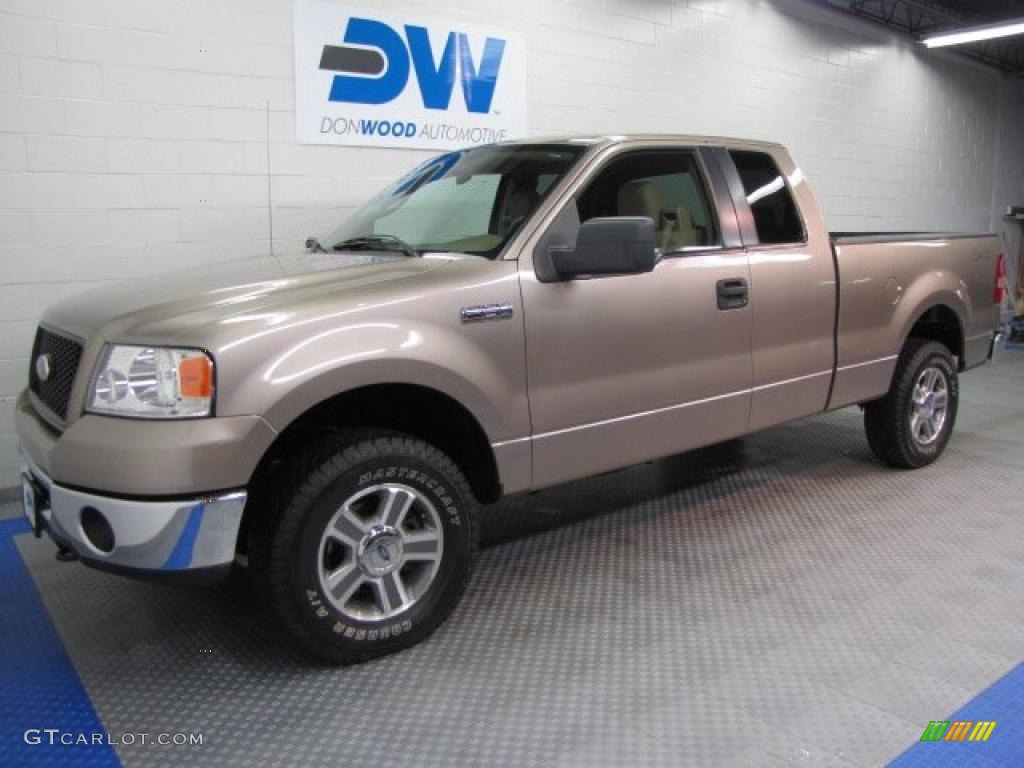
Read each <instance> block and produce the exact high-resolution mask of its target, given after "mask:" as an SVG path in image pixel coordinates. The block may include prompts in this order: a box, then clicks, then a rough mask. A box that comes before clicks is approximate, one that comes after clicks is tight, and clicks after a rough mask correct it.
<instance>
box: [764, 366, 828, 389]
mask: <svg viewBox="0 0 1024 768" xmlns="http://www.w3.org/2000/svg"><path fill="white" fill-rule="evenodd" d="M831 375H832V370H831V369H829V370H827V371H818V372H817V373H808V374H806V375H805V376H795V377H793V378H792V379H783V380H782V381H775V382H772V383H771V384H758V385H757V386H756V387H754V388H753V389H752V390H751V392H763V391H764V390H766V389H774V388H775V387H782V386H785V385H786V384H796V383H797V382H798V381H806V380H807V379H815V378H817V377H819V376H831Z"/></svg>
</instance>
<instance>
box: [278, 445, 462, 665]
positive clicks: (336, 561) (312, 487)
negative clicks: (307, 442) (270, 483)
mask: <svg viewBox="0 0 1024 768" xmlns="http://www.w3.org/2000/svg"><path fill="white" fill-rule="evenodd" d="M290 475H291V477H290V482H288V483H286V487H285V489H284V490H283V491H282V497H281V499H280V502H279V509H281V510H282V512H281V515H280V518H279V521H278V523H277V525H276V526H275V530H274V532H273V534H272V539H271V542H270V552H269V555H270V556H269V568H268V577H269V582H270V590H271V595H272V598H273V607H274V609H275V612H276V613H277V615H278V617H279V618H280V620H281V622H282V624H283V625H284V627H285V629H286V630H287V631H288V633H289V634H290V635H291V636H292V637H293V638H294V639H295V640H296V641H297V642H298V644H299V645H300V646H301V647H302V648H303V649H304V650H305V651H307V652H309V653H311V654H313V655H315V656H317V657H319V658H321V659H324V660H326V661H330V662H333V663H341V664H347V663H353V662H358V661H363V660H366V659H370V658H373V657H376V656H381V655H383V654H386V653H392V652H394V651H398V650H402V649H404V648H407V647H409V646H411V645H414V644H415V643H417V642H419V641H420V640H422V639H423V638H425V637H426V636H427V635H428V634H429V633H430V632H432V631H433V630H434V629H435V628H436V627H437V626H438V625H439V624H440V623H441V622H442V621H443V620H444V619H445V618H446V617H447V616H448V614H449V613H450V612H451V611H452V609H453V608H454V607H455V605H456V604H457V603H458V601H459V598H460V597H461V596H462V593H463V591H464V590H465V587H466V584H467V582H468V579H469V574H470V569H471V566H472V560H473V555H474V552H475V548H476V535H475V526H474V522H475V520H474V515H475V510H474V506H475V503H474V500H473V496H472V494H471V492H470V490H469V487H468V485H467V483H466V480H465V479H464V477H463V475H462V473H461V472H460V471H459V469H458V468H457V467H456V466H455V464H454V463H453V462H452V461H451V460H450V459H449V458H448V457H447V456H445V455H444V454H442V453H441V452H440V451H438V450H437V449H436V448H434V447H433V446H430V445H428V444H427V443H424V442H422V441H420V440H416V439H413V438H411V437H405V436H399V435H393V434H386V433H377V434H373V433H370V434H364V435H362V436H359V437H355V438H350V439H348V440H345V439H341V440H339V439H338V438H337V437H331V438H327V439H325V440H324V441H323V442H322V443H321V444H319V445H317V446H315V447H313V448H311V449H310V450H308V451H306V452H305V454H304V455H303V456H302V457H301V458H299V459H298V460H296V461H295V462H294V466H293V467H292V468H291V470H290Z"/></svg>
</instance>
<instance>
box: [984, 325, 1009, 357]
mask: <svg viewBox="0 0 1024 768" xmlns="http://www.w3.org/2000/svg"><path fill="white" fill-rule="evenodd" d="M1005 351H1006V334H1005V333H1004V332H1003V331H1001V330H1000V331H996V332H995V334H994V335H993V336H992V348H991V349H990V350H989V353H988V360H989V362H990V363H991V364H992V365H995V364H996V363H998V362H999V358H1001V357H1002V356H1003V352H1005Z"/></svg>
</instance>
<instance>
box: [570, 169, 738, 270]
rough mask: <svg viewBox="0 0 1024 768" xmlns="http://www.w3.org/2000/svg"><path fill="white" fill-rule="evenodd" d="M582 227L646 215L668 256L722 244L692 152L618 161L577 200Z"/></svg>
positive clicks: (597, 178) (601, 174) (659, 245)
mask: <svg viewBox="0 0 1024 768" xmlns="http://www.w3.org/2000/svg"><path fill="white" fill-rule="evenodd" d="M576 207H577V211H578V213H579V218H580V223H582V222H584V221H586V220H587V219H593V218H596V217H602V216H646V217H647V218H649V219H651V220H652V221H653V222H654V227H655V230H656V231H657V244H658V247H659V248H660V249H661V250H662V251H663V252H666V253H667V252H671V251H679V250H683V249H685V248H693V247H709V246H718V245H720V244H721V236H720V234H719V228H718V222H717V220H716V218H715V214H714V209H713V208H712V207H711V206H710V204H709V202H708V195H707V190H706V188H705V185H704V179H703V178H702V176H701V173H700V169H699V167H698V165H697V158H696V157H695V155H694V154H693V153H692V152H686V151H679V150H643V151H638V152H631V153H629V154H626V155H623V156H622V157H619V158H616V159H615V160H612V161H611V162H610V163H609V164H608V165H607V166H606V167H605V168H604V170H602V171H601V172H600V173H599V174H598V176H597V177H596V178H595V179H594V180H593V181H592V182H590V184H589V185H588V186H587V188H586V189H585V190H584V191H583V192H582V193H580V195H579V197H578V198H577V199H576Z"/></svg>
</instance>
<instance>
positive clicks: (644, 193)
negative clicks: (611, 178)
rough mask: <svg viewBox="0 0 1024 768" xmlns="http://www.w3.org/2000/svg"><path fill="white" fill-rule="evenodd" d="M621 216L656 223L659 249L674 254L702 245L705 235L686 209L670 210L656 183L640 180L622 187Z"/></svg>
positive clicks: (619, 203) (681, 207)
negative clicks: (676, 250)
mask: <svg viewBox="0 0 1024 768" xmlns="http://www.w3.org/2000/svg"><path fill="white" fill-rule="evenodd" d="M618 214H619V216H646V217H647V218H649V219H651V220H652V221H654V226H655V228H656V229H657V238H658V247H659V248H661V249H662V250H663V251H671V250H674V249H676V248H683V247H685V246H688V245H701V235H700V231H699V230H698V228H697V226H696V225H695V224H694V223H693V214H691V213H690V209H689V208H687V207H686V206H682V205H680V206H677V207H675V208H667V207H666V206H665V197H664V195H662V193H661V189H660V188H659V187H658V185H657V184H655V183H654V182H652V181H647V180H646V179H637V180H636V181H630V182H628V183H626V184H623V185H622V187H620V188H619V199H618Z"/></svg>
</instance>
